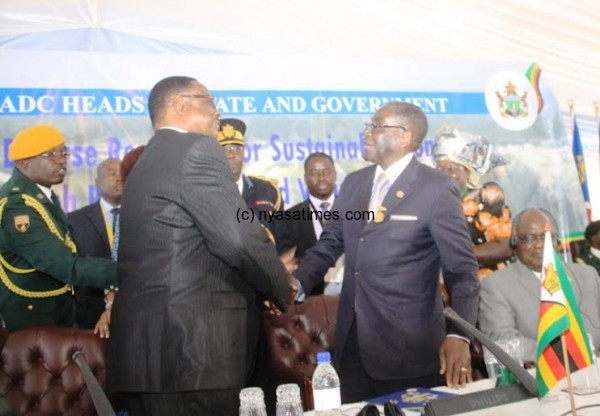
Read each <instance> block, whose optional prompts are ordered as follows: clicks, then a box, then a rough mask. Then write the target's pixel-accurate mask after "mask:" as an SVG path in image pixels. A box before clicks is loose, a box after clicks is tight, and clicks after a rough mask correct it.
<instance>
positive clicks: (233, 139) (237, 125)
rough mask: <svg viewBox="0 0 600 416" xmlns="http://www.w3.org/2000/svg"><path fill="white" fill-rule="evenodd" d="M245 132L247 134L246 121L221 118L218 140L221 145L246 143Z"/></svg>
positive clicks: (241, 144)
mask: <svg viewBox="0 0 600 416" xmlns="http://www.w3.org/2000/svg"><path fill="white" fill-rule="evenodd" d="M244 134H246V123H244V122H243V121H242V120H238V119H237V118H224V119H222V120H221V123H220V128H219V133H218V134H217V140H219V143H220V144H221V146H227V145H228V144H237V145H239V146H243V145H244Z"/></svg>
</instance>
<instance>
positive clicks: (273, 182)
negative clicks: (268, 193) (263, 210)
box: [248, 175, 281, 211]
mask: <svg viewBox="0 0 600 416" xmlns="http://www.w3.org/2000/svg"><path fill="white" fill-rule="evenodd" d="M248 176H249V177H250V178H252V179H258V180H259V181H263V182H265V183H267V184H268V185H271V186H272V187H273V189H274V190H275V201H273V202H272V204H273V206H274V207H275V210H276V211H279V210H280V209H281V191H280V190H279V181H278V180H277V179H271V178H267V177H265V176H262V175H248Z"/></svg>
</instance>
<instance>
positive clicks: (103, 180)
mask: <svg viewBox="0 0 600 416" xmlns="http://www.w3.org/2000/svg"><path fill="white" fill-rule="evenodd" d="M95 183H96V187H97V188H98V190H99V191H100V199H98V201H96V202H94V203H93V204H90V205H86V206H84V207H82V208H80V209H78V210H76V211H73V212H70V213H69V214H67V218H68V219H69V223H71V226H72V227H73V240H74V241H75V244H76V245H77V249H78V251H79V254H81V255H82V256H86V257H104V258H108V259H110V258H114V257H115V256H114V250H116V247H115V234H116V233H117V228H118V226H119V212H120V210H121V195H122V194H123V181H122V180H121V161H120V160H119V159H116V158H109V159H106V160H104V161H102V162H101V163H100V164H99V165H98V169H97V174H96V181H95ZM75 299H76V302H77V311H76V316H75V322H76V324H77V325H78V326H79V327H80V328H93V327H94V325H95V324H96V322H97V321H98V318H100V315H101V314H102V312H104V308H105V304H104V291H103V290H101V289H98V288H93V287H77V288H75Z"/></svg>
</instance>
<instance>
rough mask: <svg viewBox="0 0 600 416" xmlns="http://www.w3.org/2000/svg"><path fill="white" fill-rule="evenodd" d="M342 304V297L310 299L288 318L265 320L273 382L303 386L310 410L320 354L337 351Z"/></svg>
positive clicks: (273, 317)
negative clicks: (339, 313) (310, 389)
mask: <svg viewBox="0 0 600 416" xmlns="http://www.w3.org/2000/svg"><path fill="white" fill-rule="evenodd" d="M338 302H339V297H338V296H326V295H315V296H309V297H308V298H307V299H306V301H305V302H303V303H299V304H296V305H292V306H291V307H290V309H289V310H288V312H287V313H285V314H282V315H270V314H268V313H266V314H265V315H264V317H263V325H264V328H265V334H266V337H267V345H268V347H267V348H268V354H269V364H270V371H271V377H272V379H273V382H274V383H275V385H279V384H285V383H296V384H298V385H300V388H301V390H302V391H303V399H304V405H305V409H307V410H308V409H310V408H312V406H311V402H312V400H311V398H310V397H307V395H310V393H311V392H310V391H308V390H309V389H308V388H306V387H307V386H309V385H310V380H311V379H312V374H313V372H314V371H315V368H316V366H317V353H318V352H320V351H329V352H331V353H333V350H334V336H335V326H336V322H337V310H338ZM307 399H308V400H307Z"/></svg>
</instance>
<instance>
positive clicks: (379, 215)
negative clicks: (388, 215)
mask: <svg viewBox="0 0 600 416" xmlns="http://www.w3.org/2000/svg"><path fill="white" fill-rule="evenodd" d="M385 211H387V209H386V208H385V207H379V209H378V210H377V212H376V213H375V218H373V222H374V223H375V224H379V223H382V222H383V220H384V219H385Z"/></svg>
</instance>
